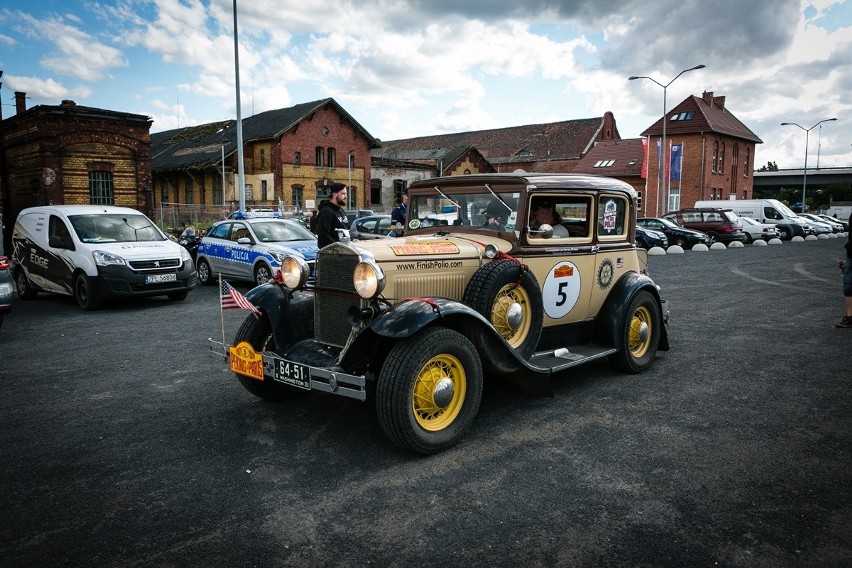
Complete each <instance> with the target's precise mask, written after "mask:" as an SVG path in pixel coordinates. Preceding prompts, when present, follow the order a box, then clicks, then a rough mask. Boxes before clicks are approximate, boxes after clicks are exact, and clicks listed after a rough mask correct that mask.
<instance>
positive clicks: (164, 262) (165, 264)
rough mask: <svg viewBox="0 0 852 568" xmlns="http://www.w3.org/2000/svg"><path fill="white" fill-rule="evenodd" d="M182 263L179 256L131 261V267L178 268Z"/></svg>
mask: <svg viewBox="0 0 852 568" xmlns="http://www.w3.org/2000/svg"><path fill="white" fill-rule="evenodd" d="M180 265H181V260H180V259H179V258H163V259H157V260H131V261H130V268H132V269H133V270H160V269H163V268H178V267H179V266H180Z"/></svg>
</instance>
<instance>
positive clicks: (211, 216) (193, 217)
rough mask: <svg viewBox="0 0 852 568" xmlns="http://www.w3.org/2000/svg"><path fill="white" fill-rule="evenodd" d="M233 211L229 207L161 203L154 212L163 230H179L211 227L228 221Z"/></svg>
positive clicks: (156, 220)
mask: <svg viewBox="0 0 852 568" xmlns="http://www.w3.org/2000/svg"><path fill="white" fill-rule="evenodd" d="M230 213H231V210H230V209H229V208H228V206H227V205H224V206H223V205H187V204H186V203H161V204H160V205H159V207H157V209H156V210H155V211H154V217H155V219H154V221H155V222H156V223H157V225H159V226H160V228H161V229H163V230H165V231H168V230H170V229H179V228H182V227H185V226H187V225H195V226H198V225H204V226H209V225H211V224H213V223H215V222H216V221H221V220H222V219H226V218H227V217H228V215H230Z"/></svg>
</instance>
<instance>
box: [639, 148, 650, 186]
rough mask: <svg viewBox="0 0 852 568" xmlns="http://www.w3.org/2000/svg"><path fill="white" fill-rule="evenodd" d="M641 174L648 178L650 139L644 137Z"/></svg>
mask: <svg viewBox="0 0 852 568" xmlns="http://www.w3.org/2000/svg"><path fill="white" fill-rule="evenodd" d="M639 175H640V176H641V177H642V178H643V179H647V178H648V139H647V138H643V139H642V168H641V171H640V173H639Z"/></svg>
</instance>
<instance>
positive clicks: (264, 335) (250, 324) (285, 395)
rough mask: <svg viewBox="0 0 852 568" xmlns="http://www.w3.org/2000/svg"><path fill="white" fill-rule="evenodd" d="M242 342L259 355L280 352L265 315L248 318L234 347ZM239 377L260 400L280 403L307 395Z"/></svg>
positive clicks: (243, 376) (265, 382) (293, 388)
mask: <svg viewBox="0 0 852 568" xmlns="http://www.w3.org/2000/svg"><path fill="white" fill-rule="evenodd" d="M240 341H248V342H249V344H251V346H252V347H253V348H254V350H255V351H257V352H258V353H260V352H262V351H278V349H276V345H275V337H274V336H273V335H272V326H271V325H270V323H269V318H267V317H266V316H264V315H261V316H259V317H255V316H254V315H253V314H249V315H248V316H246V319H245V320H244V321H243V323H242V325H240V328H239V329H238V330H237V334H236V335H235V336H234V345H236V344H238V343H239V342H240ZM234 374H236V375H237V378H238V379H239V380H240V384H242V385H243V387H245V389H246V390H247V391H249V392H250V393H251V394H253V395H254V396H256V397H258V398H262V399H263V400H269V401H280V400H288V399H291V398H295V397H297V396H300V395H303V394H305V393H306V392H307V391H303V390H301V389H297V388H295V387H291V386H287V385H284V384H281V383H276V382H273V381H272V380H269V379H264V380H262V381H259V380H257V379H253V378H251V377H246V376H245V375H240V374H237V373H234Z"/></svg>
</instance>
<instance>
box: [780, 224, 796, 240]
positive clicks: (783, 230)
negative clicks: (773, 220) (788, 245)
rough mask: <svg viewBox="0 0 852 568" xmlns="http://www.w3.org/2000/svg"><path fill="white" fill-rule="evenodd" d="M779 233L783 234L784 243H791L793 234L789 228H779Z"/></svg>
mask: <svg viewBox="0 0 852 568" xmlns="http://www.w3.org/2000/svg"><path fill="white" fill-rule="evenodd" d="M778 232H779V233H781V240H782V241H789V240H790V239H792V238H793V234H792V232H791V230H790V229H789V228H788V227H779V228H778Z"/></svg>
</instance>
